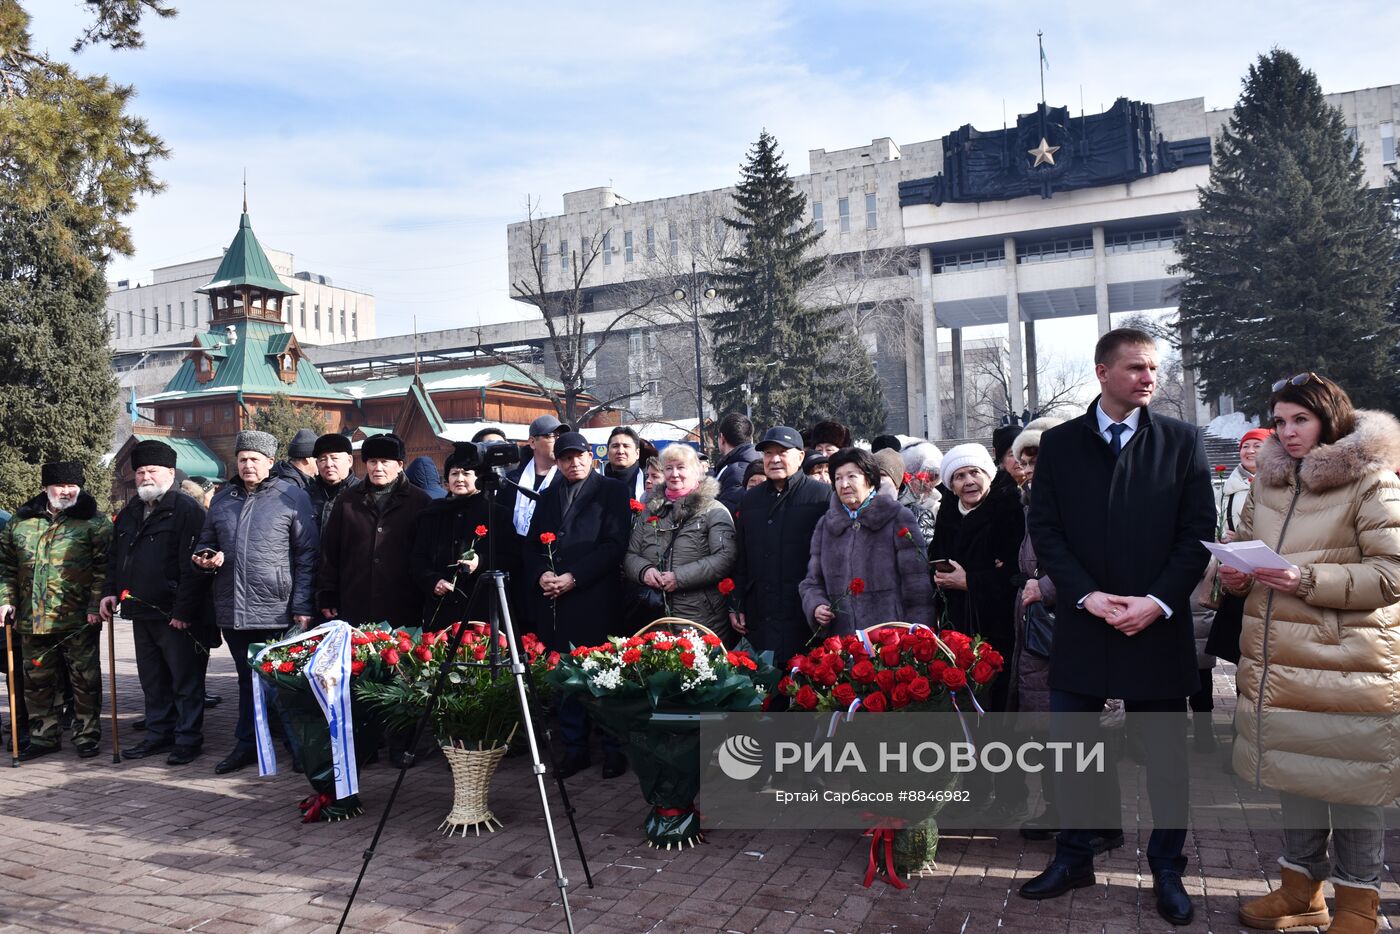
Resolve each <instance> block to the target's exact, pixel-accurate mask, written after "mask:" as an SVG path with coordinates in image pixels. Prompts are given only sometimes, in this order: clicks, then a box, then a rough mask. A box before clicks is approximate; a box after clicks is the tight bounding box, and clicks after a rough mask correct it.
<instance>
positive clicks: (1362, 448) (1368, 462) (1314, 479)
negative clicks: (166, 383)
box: [1255, 409, 1400, 493]
mask: <svg viewBox="0 0 1400 934" xmlns="http://www.w3.org/2000/svg"><path fill="white" fill-rule="evenodd" d="M1295 463H1297V462H1296V461H1294V460H1293V458H1291V457H1289V456H1288V452H1287V451H1285V450H1284V449H1283V444H1282V443H1280V442H1279V440H1278V438H1276V437H1275V438H1270V439H1269V440H1268V441H1265V442H1264V447H1263V448H1262V449H1260V451H1259V470H1258V472H1257V473H1256V474H1255V478H1256V479H1257V480H1258V481H1259V482H1260V483H1263V484H1267V485H1268V486H1288V485H1289V483H1290V481H1291V478H1292V476H1293V470H1294V465H1295ZM1397 470H1400V422H1397V421H1396V420H1395V416H1393V415H1390V414H1389V413H1387V412H1377V411H1374V410H1371V409H1357V410H1356V430H1355V431H1353V432H1352V433H1351V434H1349V435H1347V436H1346V437H1345V438H1342V439H1341V440H1340V441H1338V442H1337V443H1336V444H1320V445H1318V446H1317V447H1315V448H1313V449H1312V450H1311V451H1309V452H1308V453H1307V454H1305V455H1303V460H1302V467H1301V468H1300V469H1299V471H1298V477H1299V479H1300V480H1301V481H1302V484H1303V488H1304V489H1307V490H1310V491H1312V492H1314V493H1321V492H1325V491H1327V490H1332V489H1336V488H1337V487H1340V486H1345V485H1346V484H1348V483H1354V482H1355V481H1357V480H1360V479H1361V478H1362V477H1366V476H1369V475H1370V474H1374V473H1394V472H1395V471H1397Z"/></svg>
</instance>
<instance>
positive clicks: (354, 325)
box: [350, 311, 360, 337]
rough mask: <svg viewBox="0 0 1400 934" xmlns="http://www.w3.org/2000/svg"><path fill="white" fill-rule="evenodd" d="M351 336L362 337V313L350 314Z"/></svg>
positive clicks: (354, 312)
mask: <svg viewBox="0 0 1400 934" xmlns="http://www.w3.org/2000/svg"><path fill="white" fill-rule="evenodd" d="M350 336H351V337H359V336H360V313H359V312H358V311H352V312H350Z"/></svg>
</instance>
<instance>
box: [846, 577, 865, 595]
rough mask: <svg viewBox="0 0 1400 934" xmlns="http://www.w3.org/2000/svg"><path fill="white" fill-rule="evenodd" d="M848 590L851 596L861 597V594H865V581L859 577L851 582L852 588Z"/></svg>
mask: <svg viewBox="0 0 1400 934" xmlns="http://www.w3.org/2000/svg"><path fill="white" fill-rule="evenodd" d="M846 590H847V591H848V592H849V593H850V595H851V596H853V597H859V596H860V595H861V594H863V593H865V581H863V580H861V579H860V578H859V577H857V578H856V579H855V580H853V581H851V586H849V587H847V588H846Z"/></svg>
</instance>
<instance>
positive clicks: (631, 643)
mask: <svg viewBox="0 0 1400 934" xmlns="http://www.w3.org/2000/svg"><path fill="white" fill-rule="evenodd" d="M623 645H625V646H627V647H628V648H629V649H640V648H641V647H642V646H644V645H646V640H645V639H642V638H639V637H638V636H633V637H632V638H630V639H628V640H627V641H626V642H624V643H623Z"/></svg>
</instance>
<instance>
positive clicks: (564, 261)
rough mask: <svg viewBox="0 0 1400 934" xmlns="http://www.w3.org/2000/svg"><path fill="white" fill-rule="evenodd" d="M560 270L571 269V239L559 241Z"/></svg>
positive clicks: (566, 270)
mask: <svg viewBox="0 0 1400 934" xmlns="http://www.w3.org/2000/svg"><path fill="white" fill-rule="evenodd" d="M559 271H560V272H568V271H569V241H567V240H560V241H559Z"/></svg>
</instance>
